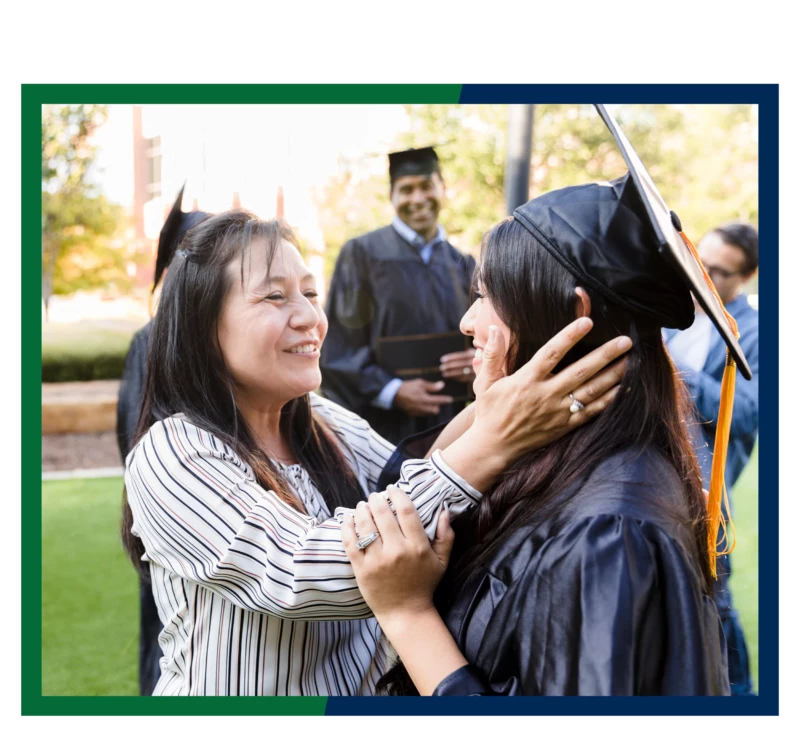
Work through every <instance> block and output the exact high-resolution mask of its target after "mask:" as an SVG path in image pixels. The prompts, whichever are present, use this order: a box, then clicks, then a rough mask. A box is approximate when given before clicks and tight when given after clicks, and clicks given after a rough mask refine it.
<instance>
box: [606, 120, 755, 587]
mask: <svg viewBox="0 0 800 737" xmlns="http://www.w3.org/2000/svg"><path fill="white" fill-rule="evenodd" d="M595 107H596V108H597V112H598V113H600V117H601V118H602V119H603V122H604V123H605V124H606V126H608V129H609V130H610V131H611V134H612V135H613V136H614V140H615V141H616V142H617V146H619V150H620V152H621V153H622V157H623V158H624V159H625V163H626V164H627V165H628V171H629V172H630V177H631V179H632V181H633V182H634V184H635V186H636V191H637V192H638V193H639V196H640V197H641V200H642V204H643V205H644V209H645V211H646V213H647V217H648V220H649V221H650V225H651V227H652V230H653V232H654V233H655V236H656V239H657V241H658V244H659V246H658V247H659V251H660V252H661V254H662V255H664V256H665V257H666V258H668V259H669V260H670V261H671V262H672V263H673V265H675V266H676V267H677V271H678V273H679V274H680V275H681V276H682V277H683V279H684V281H685V282H686V284H687V286H688V287H689V288H690V289H691V290H692V292H693V294H694V296H695V298H696V299H697V301H698V302H699V303H700V305H701V306H702V307H703V310H704V311H705V313H706V314H707V315H708V317H709V318H710V319H711V322H712V323H713V324H714V327H716V329H717V330H718V331H719V333H720V335H721V336H722V338H723V340H724V341H725V343H726V345H727V347H728V357H727V362H726V365H725V372H724V374H723V377H722V388H721V397H720V406H719V416H718V418H717V429H716V433H715V437H714V455H713V459H712V464H711V482H710V487H711V488H710V489H709V498H708V514H709V517H708V553H709V561H710V564H711V571H712V573H713V575H714V577H715V578H716V569H717V566H716V558H717V555H725V554H727V553H730V552H732V551H733V549H734V547H735V545H736V540H735V530H734V528H733V524H732V522H731V531H732V535H731V536H730V537H729V536H728V534H727V531H726V529H725V521H724V519H723V518H722V514H721V508H722V503H723V501H724V503H725V509H726V511H727V514H728V517H729V518H730V506H729V504H728V496H727V492H726V490H725V462H726V459H727V456H728V439H729V436H730V427H731V417H732V415H733V399H734V391H735V387H736V367H737V366H738V367H739V371H741V372H742V375H743V376H744V377H745V379H747V380H748V381H749V380H750V379H751V378H752V376H753V374H752V372H751V371H750V366H748V364H747V359H745V357H744V353H743V352H742V349H741V347H740V346H739V341H738V337H739V332H738V329H737V327H736V321H735V320H734V319H733V318H732V317H731V316H730V315H729V314H728V311H727V310H726V309H725V307H724V306H723V304H722V300H721V299H720V297H719V294H717V290H716V288H715V287H714V284H713V282H712V281H711V279H710V277H709V276H708V274H707V273H706V270H705V268H703V264H702V262H701V261H700V257H699V256H698V254H697V250H696V249H695V247H694V245H692V242H691V241H690V240H689V239H688V238H687V237H686V235H685V234H684V233H683V229H682V227H681V222H680V219H679V218H678V216H677V215H676V214H675V213H674V212H672V211H671V210H670V209H669V208H668V207H667V205H666V203H665V202H664V199H663V198H662V197H661V195H660V194H659V192H658V190H657V189H656V186H655V184H653V180H652V179H651V178H650V175H649V174H648V173H647V170H646V169H645V167H644V164H642V161H641V159H640V158H639V157H638V155H637V154H636V151H634V150H633V146H631V144H630V141H628V138H627V137H626V136H625V134H624V133H623V132H622V129H621V128H620V126H619V124H618V123H617V121H616V120H615V119H614V118H613V117H612V116H611V115H610V114H609V113H608V111H607V110H606V108H605V105H595ZM720 527H722V529H723V543H724V544H723V548H724V549H723V550H722V551H720V552H719V553H718V552H717V540H718V538H719V530H720Z"/></svg>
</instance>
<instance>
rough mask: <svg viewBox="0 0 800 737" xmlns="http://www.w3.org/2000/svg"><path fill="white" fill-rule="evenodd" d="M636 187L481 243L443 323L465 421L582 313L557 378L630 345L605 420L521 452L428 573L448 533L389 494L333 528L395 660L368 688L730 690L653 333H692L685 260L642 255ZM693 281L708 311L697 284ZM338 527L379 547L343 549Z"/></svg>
mask: <svg viewBox="0 0 800 737" xmlns="http://www.w3.org/2000/svg"><path fill="white" fill-rule="evenodd" d="M629 167H630V164H629ZM634 173H639V172H634ZM645 176H646V173H645V174H643V175H640V176H638V177H635V176H634V174H633V173H631V172H629V174H628V175H626V176H625V177H624V178H622V179H619V180H616V181H614V182H611V183H607V184H590V185H584V186H576V187H570V188H566V189H562V190H558V191H555V192H551V193H549V194H546V195H543V196H541V197H539V198H537V199H535V200H532V201H531V202H529V203H527V204H526V205H524V206H522V207H520V208H519V209H518V210H517V211H516V212H515V213H514V215H513V217H511V218H509V219H508V220H506V221H504V222H502V223H500V224H499V225H497V226H495V228H493V229H492V230H491V231H490V232H489V233H488V234H487V235H486V237H485V239H484V243H483V246H482V263H481V264H480V266H479V271H478V277H477V295H476V296H477V301H476V302H475V303H474V304H473V306H472V307H471V309H470V310H469V312H468V313H467V314H466V316H465V317H464V319H463V320H462V323H461V328H462V330H463V331H464V332H465V333H466V334H468V335H470V336H472V337H473V340H474V344H475V347H476V348H477V349H478V356H476V369H477V371H478V378H477V379H476V382H475V391H476V395H477V396H478V402H477V405H478V411H480V405H481V401H482V399H483V397H485V396H487V394H491V392H492V391H493V389H492V388H489V389H487V387H491V385H492V382H493V381H495V380H496V379H497V378H498V377H500V376H503V375H504V374H506V373H507V374H509V375H512V376H513V375H516V373H518V372H519V371H523V370H524V368H523V367H524V366H525V364H526V362H527V361H528V360H529V358H530V356H532V355H533V354H534V353H535V352H536V351H537V350H539V348H540V347H541V346H542V345H543V344H545V343H546V342H547V341H548V340H549V339H550V338H551V336H553V335H555V334H556V333H558V331H560V330H562V329H563V328H564V326H565V325H567V324H569V323H570V322H571V321H572V320H574V319H575V317H576V316H584V317H589V316H591V319H592V320H593V321H594V329H593V330H592V332H591V334H590V335H589V337H588V338H586V339H584V340H583V341H582V342H581V343H580V344H578V346H577V347H576V348H575V349H574V350H572V351H571V352H570V353H569V354H568V355H567V357H566V358H565V359H564V360H563V361H561V363H560V365H559V368H560V369H562V370H563V371H569V370H570V369H569V367H570V365H574V364H573V362H574V361H576V360H578V359H580V357H581V356H582V355H584V354H585V353H586V352H587V351H589V350H591V349H592V348H593V347H594V346H595V345H597V344H598V343H599V342H603V341H607V340H609V339H612V338H613V337H614V336H621V335H627V336H630V338H631V339H632V340H633V348H632V349H631V351H630V353H629V356H628V359H627V367H626V373H625V376H624V378H623V381H622V384H621V388H620V391H619V392H618V393H617V395H616V398H615V400H614V402H613V404H612V405H611V406H610V407H609V408H608V409H607V410H606V411H605V412H603V413H602V414H601V415H600V416H599V417H597V418H596V419H594V420H593V421H592V422H591V423H587V424H585V425H583V426H582V427H580V428H578V429H577V430H576V431H575V432H573V433H571V434H569V435H566V436H564V437H562V438H560V439H559V440H557V441H555V442H553V443H551V444H549V445H547V446H543V447H540V448H530V449H529V450H528V452H526V453H524V454H523V455H521V456H520V457H519V458H518V459H517V460H516V461H515V463H513V464H512V465H511V466H510V467H509V468H508V469H507V471H506V472H505V473H504V474H503V475H502V477H501V478H500V480H499V482H498V483H497V484H495V485H494V486H493V487H492V488H491V490H490V491H488V492H487V493H486V494H484V495H483V496H482V498H481V501H480V503H479V504H478V505H477V507H475V508H474V509H471V510H468V511H467V512H466V513H465V514H464V515H463V516H462V517H461V518H459V519H458V520H457V521H456V523H455V524H454V528H455V532H456V534H455V541H456V545H455V550H454V552H453V555H452V560H451V561H450V567H449V568H448V569H447V572H446V573H444V570H445V567H446V565H447V559H448V554H449V550H448V547H449V544H452V534H453V533H452V531H450V532H449V533H446V532H445V531H444V530H443V531H442V535H441V537H442V541H441V542H440V543H439V544H438V545H436V546H434V547H431V546H430V545H428V544H427V540H426V538H425V536H424V535H423V534H422V531H421V527H420V524H419V521H418V520H417V518H416V515H415V514H413V509H412V507H411V505H410V504H409V503H408V500H407V499H406V497H405V496H404V495H402V494H400V493H397V492H396V491H394V490H390V492H389V493H388V494H385V495H378V494H373V495H372V496H371V497H370V500H369V503H368V504H360V505H359V506H358V508H357V510H356V513H355V516H354V518H348V520H347V521H346V524H345V526H344V530H343V534H344V539H345V547H346V549H347V551H348V555H349V557H350V559H351V561H352V563H353V567H354V570H355V573H356V579H357V581H358V583H359V587H360V588H361V591H362V593H363V594H364V598H365V599H366V601H367V603H368V604H369V605H370V607H371V608H372V611H373V612H374V613H375V615H376V617H377V619H378V622H379V624H380V625H381V627H382V629H383V632H384V633H385V635H386V636H387V637H388V639H389V640H390V642H391V643H392V645H393V646H394V648H395V650H396V652H397V654H398V655H399V656H400V662H399V663H398V664H397V665H395V667H394V668H393V669H392V670H391V671H390V673H389V674H388V675H387V676H386V677H385V678H384V679H383V681H382V683H381V684H379V692H382V693H389V694H395V695H402V694H417V693H420V694H433V695H505V696H508V695H617V696H619V695H660V694H672V695H722V694H728V693H729V690H730V686H729V683H728V680H727V667H726V663H725V645H724V636H723V634H722V629H721V625H720V621H719V617H718V614H717V611H716V608H715V606H714V602H713V598H712V597H713V595H712V579H713V575H714V571H713V558H714V556H715V554H716V550H715V546H714V543H715V542H716V531H717V528H716V525H715V524H711V525H708V524H707V519H706V506H705V500H704V497H703V493H702V489H701V481H700V474H699V470H698V466H697V462H696V459H695V456H694V455H693V453H692V450H691V445H690V442H689V439H688V435H687V431H686V422H687V421H688V420H689V419H690V415H689V411H688V404H687V399H686V396H685V394H684V392H683V391H682V385H681V384H680V383H679V381H677V380H676V375H675V371H674V367H673V365H672V364H671V362H670V360H669V358H668V356H667V353H666V351H665V348H664V345H663V341H662V338H661V328H662V327H677V328H681V329H685V328H686V327H688V326H689V325H690V324H691V322H692V320H693V315H694V307H693V303H692V299H691V294H690V290H689V287H688V286H687V278H688V277H687V276H686V275H685V271H684V268H683V267H682V266H681V264H683V263H688V261H687V260H686V258H685V257H686V256H689V258H692V257H691V255H690V254H689V251H686V253H683V252H681V257H682V258H683V259H684V260H678V259H672V258H668V255H669V254H666V255H665V254H664V252H663V251H662V250H661V249H659V245H660V242H665V243H668V245H669V244H675V243H676V241H675V239H673V238H672V235H673V234H670V237H669V239H666V238H664V237H663V235H662V233H661V232H660V231H657V230H656V227H657V226H656V225H654V224H653V218H652V217H651V214H650V213H651V212H652V211H653V210H656V209H657V208H659V207H660V208H661V209H662V210H665V206H664V205H663V202H661V201H660V198H658V199H657V200H656V198H657V194H656V195H655V196H654V197H653V201H652V202H648V207H650V208H651V209H650V211H648V210H647V208H646V207H645V204H644V203H645V200H646V199H649V197H650V195H648V194H647V193H646V192H643V188H642V187H641V183H642V181H643V179H644V177H645ZM647 183H648V185H649V186H650V187H652V182H650V181H649V178H648V179H647ZM653 191H655V190H654V188H653ZM666 215H667V217H666V222H667V223H670V216H669V213H668V212H667V213H666ZM662 222H663V220H662ZM671 222H672V223H673V224H674V225H673V226H672V227H674V229H675V233H674V235H677V234H678V231H679V227H678V222H677V218H672V221H671ZM677 245H678V246H681V245H682V246H683V248H684V249H687V248H690V246H689V244H688V243H686V244H683V242H682V241H681V242H680V243H677ZM672 247H673V245H670V248H672ZM691 268H692V269H693V272H692V275H693V277H696V276H697V272H698V271H699V270H700V267H699V266H698V265H696V262H695V266H693V267H691ZM692 285H693V287H694V288H695V291H696V293H697V294H698V295H699V296H700V298H701V299H702V302H703V304H704V305H709V309H711V304H712V302H713V298H712V296H711V292H710V287H709V286H708V285H703V284H701V283H700V282H698V280H697V279H696V278H692ZM698 285H699V286H698ZM717 309H718V308H717ZM715 315H717V316H718V315H719V313H718V312H715ZM719 322H720V320H718V319H716V318H715V323H719ZM723 332H725V339H726V341H728V343H729V345H730V346H731V350H732V351H735V349H736V348H737V345H736V341H735V338H734V337H733V334H732V333H731V331H730V329H728V330H727V331H723ZM737 358H739V359H741V357H740V356H737ZM741 360H743V359H741ZM730 365H731V366H733V360H732V359H731V361H730ZM742 367H743V368H742V370H743V373H745V376H746V374H747V371H748V369H747V366H746V362H744V363H743V364H742ZM576 400H577V401H575V402H574V405H573V409H574V411H575V412H576V413H577V414H580V413H581V412H582V411H583V410H582V406H583V405H582V403H581V401H580V399H579V398H576ZM722 457H723V458H724V453H723V454H722ZM717 491H718V490H716V489H715V488H713V487H712V490H711V492H712V493H711V501H710V506H711V508H712V519H715V518H716V516H715V513H714V509H716V512H717V513H718V510H719V498H718V497H716V496H715V493H717ZM390 505H391V506H390ZM391 507H393V508H394V512H395V513H396V516H395V514H393V513H392V508H391ZM356 530H357V532H358V534H359V535H361V536H362V537H363V536H364V535H367V534H369V533H371V532H373V531H375V532H377V533H379V535H380V536H379V537H378V538H377V539H376V540H375V542H373V543H371V544H370V545H369V546H368V547H367V548H366V549H362V550H359V549H357V547H356V544H355V542H356ZM448 540H449V543H448V542H447V541H448ZM709 545H710V547H709ZM443 573H444V578H442V575H443ZM440 579H441V582H440ZM437 585H438V588H437ZM434 591H436V595H435V597H434Z"/></svg>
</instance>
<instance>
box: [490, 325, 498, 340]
mask: <svg viewBox="0 0 800 737" xmlns="http://www.w3.org/2000/svg"><path fill="white" fill-rule="evenodd" d="M495 340H497V325H490V326H489V342H490V343H494V342H495Z"/></svg>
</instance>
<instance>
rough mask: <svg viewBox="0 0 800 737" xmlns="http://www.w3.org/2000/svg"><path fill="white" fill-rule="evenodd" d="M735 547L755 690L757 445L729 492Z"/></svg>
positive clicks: (737, 600) (734, 584) (738, 596)
mask: <svg viewBox="0 0 800 737" xmlns="http://www.w3.org/2000/svg"><path fill="white" fill-rule="evenodd" d="M731 499H732V501H733V505H734V507H733V521H734V523H735V525H736V550H734V551H733V553H732V555H733V558H732V559H731V565H732V568H733V575H732V576H731V589H732V591H733V604H734V606H735V607H736V609H738V610H739V615H740V617H741V619H742V626H743V627H744V632H745V637H746V638H747V647H748V650H749V653H750V671H751V674H752V676H753V685H754V687H755V689H756V691H757V690H758V445H756V448H755V450H754V451H753V455H752V456H751V458H750V463H748V464H747V468H745V470H744V472H743V473H742V475H741V476H740V477H739V482H738V483H737V484H736V488H735V489H734V490H733V492H732V493H731Z"/></svg>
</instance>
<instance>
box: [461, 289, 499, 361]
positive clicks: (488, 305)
mask: <svg viewBox="0 0 800 737" xmlns="http://www.w3.org/2000/svg"><path fill="white" fill-rule="evenodd" d="M474 293H475V296H476V297H477V299H476V300H475V301H474V302H473V303H472V306H471V307H470V308H469V309H468V310H467V312H466V314H465V315H464V317H462V318H461V324H460V325H459V327H460V329H461V332H462V333H464V335H469V336H470V337H471V338H472V344H473V345H474V346H475V348H476V352H475V358H474V359H473V360H472V367H473V368H474V369H475V374H476V376H477V375H478V374H479V373H480V370H481V365H482V363H483V349H484V347H485V346H486V343H487V342H488V341H489V327H490V326H491V325H496V326H497V327H498V328H499V329H500V332H501V333H502V335H503V338H504V339H505V345H506V346H509V345H510V344H511V343H510V338H511V331H510V330H509V328H508V325H506V324H505V323H504V322H503V321H502V320H501V319H500V316H499V315H498V314H497V312H496V311H495V309H494V307H493V305H492V301H491V299H489V297H488V295H487V294H486V292H485V291H484V287H483V283H482V282H481V280H480V278H478V280H477V287H476V289H475V292H474ZM506 371H508V367H506Z"/></svg>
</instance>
